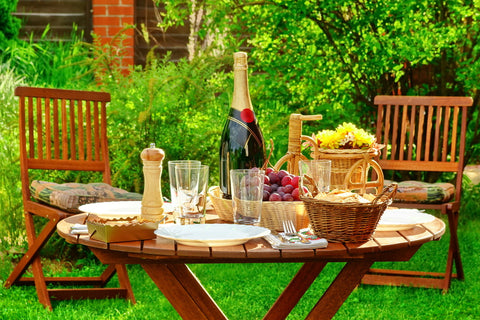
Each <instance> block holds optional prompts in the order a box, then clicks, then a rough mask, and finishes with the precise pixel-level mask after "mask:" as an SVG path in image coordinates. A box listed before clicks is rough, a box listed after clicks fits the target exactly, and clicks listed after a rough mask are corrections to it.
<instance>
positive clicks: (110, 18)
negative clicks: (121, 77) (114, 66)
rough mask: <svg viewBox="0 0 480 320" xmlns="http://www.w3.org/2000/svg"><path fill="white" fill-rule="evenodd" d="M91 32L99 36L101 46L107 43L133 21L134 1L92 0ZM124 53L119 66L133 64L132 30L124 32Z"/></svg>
mask: <svg viewBox="0 0 480 320" xmlns="http://www.w3.org/2000/svg"><path fill="white" fill-rule="evenodd" d="M92 16H93V17H92V20H93V32H94V33H95V34H97V35H98V36H100V38H101V40H102V44H105V43H109V42H111V41H112V38H113V37H114V36H115V35H116V34H117V33H118V32H119V31H120V30H121V29H122V28H123V27H124V26H125V25H133V24H134V20H135V0H92ZM125 34H126V36H127V37H126V39H125V41H124V42H123V45H124V47H125V52H124V54H123V57H122V62H121V64H122V65H123V66H128V65H133V63H134V30H133V29H128V30H126V31H125Z"/></svg>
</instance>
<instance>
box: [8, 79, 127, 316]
mask: <svg viewBox="0 0 480 320" xmlns="http://www.w3.org/2000/svg"><path fill="white" fill-rule="evenodd" d="M15 95H16V96H18V97H19V105H20V112H19V120H20V122H19V123H20V168H21V181H22V194H23V206H24V215H25V225H26V231H27V238H28V251H27V252H26V254H25V255H24V256H23V257H22V258H21V260H20V262H19V263H18V265H17V266H16V267H15V268H14V270H13V272H12V273H11V275H10V276H9V278H8V279H7V280H6V282H5V287H7V288H8V287H10V286H12V285H14V284H17V285H21V284H34V285H35V287H36V290H37V294H38V298H39V301H40V303H42V304H43V305H44V306H45V307H46V308H49V309H50V310H51V309H52V304H51V299H56V300H65V299H100V298H113V297H122V298H125V299H128V300H130V301H132V302H133V303H135V298H134V296H133V292H132V288H131V285H130V281H129V278H128V275H127V270H126V267H125V265H109V266H108V267H107V268H106V270H105V271H104V272H103V273H102V274H101V275H100V276H98V277H45V276H44V273H43V269H42V264H41V261H40V250H41V249H42V248H43V247H44V245H45V244H46V243H47V241H48V239H49V238H50V237H51V236H52V234H53V233H54V232H55V230H56V225H57V223H58V222H59V221H60V220H62V219H64V218H66V217H68V216H70V215H72V213H71V212H67V211H64V210H61V209H58V208H56V207H53V206H50V205H47V204H45V203H41V202H37V201H34V200H33V199H32V195H31V192H30V189H29V187H30V183H31V181H30V180H31V177H30V175H29V174H30V173H31V171H32V170H33V169H35V170H74V171H96V172H100V173H102V174H103V182H105V183H110V165H109V156H108V144H107V133H106V128H107V122H106V121H107V117H106V104H107V102H109V101H110V94H109V93H105V92H89V91H74V90H59V89H44V88H31V87H18V88H16V90H15ZM35 216H37V217H41V218H44V219H46V220H47V221H46V224H45V225H44V226H43V228H42V229H41V231H40V232H38V234H37V232H36V230H35V226H34V217H35ZM36 219H38V218H36ZM29 266H31V267H32V269H31V270H32V273H33V277H24V276H23V275H24V273H25V271H26V270H27V269H28V268H29ZM115 272H116V273H117V274H118V278H119V282H120V287H119V288H104V286H105V284H106V283H107V282H108V281H109V280H110V279H111V278H112V276H114V274H115ZM47 283H57V284H62V285H92V286H95V287H94V288H81V289H78V288H76V289H71V288H67V289H51V288H50V287H49V288H47Z"/></svg>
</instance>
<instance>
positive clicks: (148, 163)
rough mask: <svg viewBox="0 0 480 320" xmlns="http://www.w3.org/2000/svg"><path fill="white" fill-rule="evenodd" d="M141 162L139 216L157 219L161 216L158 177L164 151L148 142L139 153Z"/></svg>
mask: <svg viewBox="0 0 480 320" xmlns="http://www.w3.org/2000/svg"><path fill="white" fill-rule="evenodd" d="M140 158H142V162H143V175H144V177H145V190H144V191H143V199H142V214H141V217H142V218H143V219H146V220H152V221H159V220H161V219H162V216H163V199H162V188H161V184H160V180H161V179H160V177H161V175H162V161H163V158H165V152H164V151H163V150H162V149H159V148H155V143H152V144H150V148H146V149H144V150H143V151H142V153H141V154H140Z"/></svg>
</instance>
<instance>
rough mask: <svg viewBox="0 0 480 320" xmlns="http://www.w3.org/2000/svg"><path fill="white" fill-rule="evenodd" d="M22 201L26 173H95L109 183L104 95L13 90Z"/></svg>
mask: <svg viewBox="0 0 480 320" xmlns="http://www.w3.org/2000/svg"><path fill="white" fill-rule="evenodd" d="M15 95H16V96H18V97H19V106H20V110H19V131H20V168H21V175H22V177H21V179H22V193H23V197H24V200H29V199H30V191H29V185H30V179H29V169H44V170H74V171H98V172H101V173H102V175H103V182H105V183H110V164H109V155H108V144H107V132H106V129H107V116H106V105H107V103H108V102H110V94H109V93H106V92H93V91H78V90H63V89H46V88H33V87H18V88H16V89H15Z"/></svg>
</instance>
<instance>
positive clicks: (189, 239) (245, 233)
mask: <svg viewBox="0 0 480 320" xmlns="http://www.w3.org/2000/svg"><path fill="white" fill-rule="evenodd" d="M155 234H156V235H158V236H160V237H163V238H167V239H171V240H175V241H177V242H178V243H181V244H185V245H189V246H195V247H220V246H234V245H238V244H243V243H245V242H247V241H248V240H251V239H255V238H260V237H263V236H266V235H267V234H270V229H267V228H263V227H257V226H248V225H240V224H191V225H184V226H182V225H178V224H171V225H168V224H165V225H160V226H159V227H158V229H157V230H155Z"/></svg>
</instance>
